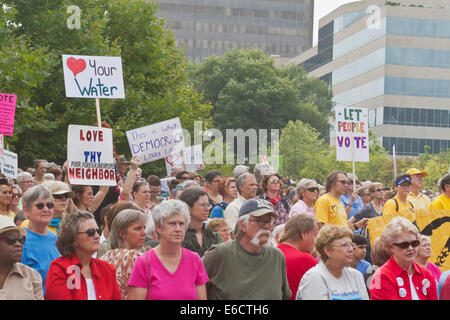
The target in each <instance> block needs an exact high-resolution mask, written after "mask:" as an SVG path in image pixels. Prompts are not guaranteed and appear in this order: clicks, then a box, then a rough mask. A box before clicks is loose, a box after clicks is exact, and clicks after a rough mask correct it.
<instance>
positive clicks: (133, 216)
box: [108, 209, 148, 249]
mask: <svg viewBox="0 0 450 320" xmlns="http://www.w3.org/2000/svg"><path fill="white" fill-rule="evenodd" d="M147 219H148V216H147V215H146V214H145V213H143V212H142V211H140V210H134V209H125V210H122V211H120V212H119V214H118V215H117V216H116V217H115V218H114V220H113V223H112V225H111V232H110V234H109V237H108V240H109V241H110V242H111V248H112V249H119V248H124V247H125V243H124V242H123V240H122V238H121V237H120V232H121V231H122V230H126V229H127V228H128V227H129V226H130V225H132V224H133V223H135V222H143V223H144V225H145V224H146V223H147Z"/></svg>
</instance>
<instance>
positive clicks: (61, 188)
mask: <svg viewBox="0 0 450 320" xmlns="http://www.w3.org/2000/svg"><path fill="white" fill-rule="evenodd" d="M42 185H43V186H45V187H47V188H48V189H49V190H50V192H51V193H52V195H60V194H65V195H66V196H67V197H68V198H74V197H75V192H73V191H70V188H69V185H68V184H67V183H65V182H62V181H45V182H44V183H43V184H42Z"/></svg>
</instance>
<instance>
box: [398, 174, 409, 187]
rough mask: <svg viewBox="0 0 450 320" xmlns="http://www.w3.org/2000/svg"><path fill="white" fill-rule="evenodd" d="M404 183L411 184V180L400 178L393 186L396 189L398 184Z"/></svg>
mask: <svg viewBox="0 0 450 320" xmlns="http://www.w3.org/2000/svg"><path fill="white" fill-rule="evenodd" d="M405 181H408V182H409V184H411V178H410V177H408V176H406V177H403V178H400V179H398V180H396V181H395V186H396V187H397V186H398V185H399V184H402V183H403V182H405Z"/></svg>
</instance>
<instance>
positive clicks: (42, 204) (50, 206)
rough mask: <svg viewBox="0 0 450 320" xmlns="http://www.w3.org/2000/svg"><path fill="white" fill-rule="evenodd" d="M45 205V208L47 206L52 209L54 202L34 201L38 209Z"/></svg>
mask: <svg viewBox="0 0 450 320" xmlns="http://www.w3.org/2000/svg"><path fill="white" fill-rule="evenodd" d="M45 206H47V208H49V209H53V208H54V207H55V204H54V203H53V202H47V203H43V202H39V203H36V208H38V209H39V210H42V209H44V207H45Z"/></svg>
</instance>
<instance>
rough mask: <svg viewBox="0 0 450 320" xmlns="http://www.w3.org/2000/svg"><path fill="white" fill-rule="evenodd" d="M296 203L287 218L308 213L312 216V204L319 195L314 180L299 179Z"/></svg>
mask: <svg viewBox="0 0 450 320" xmlns="http://www.w3.org/2000/svg"><path fill="white" fill-rule="evenodd" d="M296 192H297V198H298V201H297V202H296V203H295V204H294V205H293V206H292V208H291V211H289V218H291V217H292V216H294V215H296V214H298V213H309V214H311V215H314V203H315V202H316V200H317V197H318V195H319V186H318V184H317V182H316V181H315V180H312V179H305V178H304V179H301V180H300V181H299V182H298V185H297V190H296Z"/></svg>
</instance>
